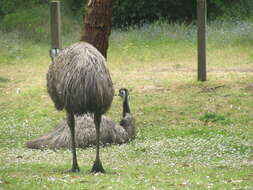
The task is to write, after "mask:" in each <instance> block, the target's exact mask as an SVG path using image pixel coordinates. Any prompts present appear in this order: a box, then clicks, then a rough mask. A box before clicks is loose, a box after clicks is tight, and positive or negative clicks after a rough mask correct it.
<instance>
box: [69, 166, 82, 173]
mask: <svg viewBox="0 0 253 190" xmlns="http://www.w3.org/2000/svg"><path fill="white" fill-rule="evenodd" d="M77 172H80V169H79V167H78V166H76V167H72V168H71V169H69V170H67V171H66V173H77Z"/></svg>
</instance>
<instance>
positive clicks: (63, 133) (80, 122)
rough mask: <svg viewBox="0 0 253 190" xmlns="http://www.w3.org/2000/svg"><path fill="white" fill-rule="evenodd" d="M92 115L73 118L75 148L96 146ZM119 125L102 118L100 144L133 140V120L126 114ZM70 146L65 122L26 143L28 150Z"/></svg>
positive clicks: (69, 137)
mask: <svg viewBox="0 0 253 190" xmlns="http://www.w3.org/2000/svg"><path fill="white" fill-rule="evenodd" d="M93 119H94V118H93V115H92V114H85V115H83V116H77V117H75V121H76V132H75V134H76V138H75V139H76V147H78V148H86V147H90V146H94V145H96V130H95V125H94V121H93ZM120 124H121V125H119V124H116V123H115V122H113V121H112V120H111V119H109V118H107V117H105V116H102V120H101V127H100V133H101V138H100V143H101V144H103V145H106V144H122V143H127V142H129V141H130V140H133V139H134V138H135V121H134V118H133V117H132V116H131V115H130V114H127V116H126V117H124V118H122V120H121V122H120ZM70 145H71V136H70V132H69V127H68V124H67V121H66V120H64V121H62V122H61V123H59V124H58V125H57V126H56V128H55V129H53V130H52V131H51V132H49V133H47V134H45V135H43V136H41V137H38V138H35V139H33V140H31V141H29V142H27V143H26V146H27V147H28V148H32V149H46V148H49V149H59V148H69V147H70Z"/></svg>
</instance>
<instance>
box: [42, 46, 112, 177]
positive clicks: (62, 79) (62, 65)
mask: <svg viewBox="0 0 253 190" xmlns="http://www.w3.org/2000/svg"><path fill="white" fill-rule="evenodd" d="M47 89H48V93H49V95H50V97H51V99H52V100H53V102H54V104H55V107H56V109H57V110H63V109H65V110H66V112H67V123H68V126H69V129H70V132H71V141H72V143H71V145H72V146H71V149H72V156H73V159H72V168H71V169H70V171H71V172H78V171H80V169H79V166H78V163H77V156H76V145H75V118H74V115H82V114H85V113H92V114H94V123H95V128H96V159H95V162H94V164H93V167H92V172H104V168H103V166H102V162H101V160H100V156H99V140H100V139H99V138H100V122H101V117H102V114H104V113H105V112H106V111H107V110H108V109H109V107H110V105H111V102H112V100H113V96H114V88H113V84H112V80H111V77H110V74H109V70H108V68H107V65H106V61H105V58H104V57H103V55H102V54H101V53H100V52H99V51H98V50H97V49H96V48H94V47H93V46H92V45H90V44H88V43H85V42H78V43H75V44H73V45H71V46H70V47H67V48H65V49H63V50H62V51H60V52H59V54H58V55H57V56H56V57H55V58H54V59H53V61H52V63H51V65H50V66H49V70H48V73H47Z"/></svg>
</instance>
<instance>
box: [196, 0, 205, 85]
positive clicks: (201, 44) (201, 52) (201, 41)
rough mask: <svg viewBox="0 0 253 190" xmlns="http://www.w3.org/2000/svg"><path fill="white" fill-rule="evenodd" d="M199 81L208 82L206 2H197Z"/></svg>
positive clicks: (199, 0)
mask: <svg viewBox="0 0 253 190" xmlns="http://www.w3.org/2000/svg"><path fill="white" fill-rule="evenodd" d="M197 24H198V80H199V81H206V0H197Z"/></svg>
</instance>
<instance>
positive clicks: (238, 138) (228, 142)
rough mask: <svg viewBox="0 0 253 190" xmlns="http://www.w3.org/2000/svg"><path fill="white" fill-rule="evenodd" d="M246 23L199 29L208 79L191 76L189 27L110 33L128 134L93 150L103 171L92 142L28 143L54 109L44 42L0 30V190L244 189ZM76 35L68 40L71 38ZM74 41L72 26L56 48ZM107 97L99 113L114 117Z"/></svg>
mask: <svg viewBox="0 0 253 190" xmlns="http://www.w3.org/2000/svg"><path fill="white" fill-rule="evenodd" d="M252 31H253V23H252V22H237V21H235V22H213V23H210V24H209V27H208V46H207V50H208V58H207V59H208V81H207V82H197V81H196V79H197V76H196V65H197V63H196V60H197V57H196V56H197V54H196V27H195V26H194V25H188V26H187V25H184V24H168V23H166V22H158V23H155V24H150V25H145V26H143V27H141V28H129V29H128V30H126V31H121V30H114V31H113V33H112V35H111V41H110V49H109V52H108V55H109V57H108V64H109V67H110V71H111V75H112V78H113V81H114V85H115V89H116V90H117V89H119V88H121V87H126V88H129V89H131V90H132V91H131V97H130V104H131V108H132V112H133V114H134V116H135V118H136V126H137V131H138V133H137V138H136V140H135V141H133V142H131V143H129V144H125V145H121V146H116V145H112V146H107V147H104V148H102V150H101V158H102V161H103V164H104V167H105V169H106V171H107V173H106V174H92V173H90V172H89V171H90V169H91V166H92V163H93V160H94V158H95V149H94V148H88V149H85V150H83V149H78V151H77V154H78V159H79V165H80V167H81V172H80V173H78V174H72V173H65V172H64V171H65V170H66V169H68V168H70V166H71V158H72V157H71V152H70V151H69V150H57V151H52V150H46V151H39V150H29V149H27V148H25V146H24V145H25V142H26V141H28V140H30V139H32V138H34V137H36V136H39V135H41V134H42V133H45V132H47V131H49V130H50V129H51V128H52V127H54V126H55V124H57V123H58V122H59V121H60V120H61V119H64V117H65V113H64V112H57V111H56V110H55V108H54V107H53V103H52V101H51V100H50V98H49V96H48V95H47V92H46V80H45V79H46V77H45V76H46V72H47V69H48V65H49V62H50V59H49V56H48V50H49V42H48V43H46V42H45V43H42V42H41V43H35V42H32V41H29V40H22V39H19V37H18V36H17V35H16V34H13V33H12V34H4V33H1V35H0V43H1V46H0V152H1V153H0V190H5V189H10V190H14V189H18V190H27V189H29V190H30V189H31V190H32V189H45V190H46V189H54V190H57V189H59V190H60V189H73V190H74V189H78V190H79V189H81V190H93V189H117V190H121V189H122V190H125V189H150V190H162V189H164V190H166V189H200V190H203V189H253V115H252V113H253V97H252V96H253V67H252V63H253V52H252V47H253V35H252ZM73 36H75V37H73ZM78 38H79V36H78V33H72V34H69V35H67V36H65V38H64V42H65V45H68V44H71V43H73V42H75V41H77V39H78ZM121 110H122V108H121V101H120V99H119V98H117V97H115V99H114V101H113V104H112V107H111V109H110V110H109V112H108V114H107V115H108V116H109V117H111V118H112V119H113V120H115V121H117V122H118V121H119V120H120V116H121Z"/></svg>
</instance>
